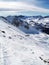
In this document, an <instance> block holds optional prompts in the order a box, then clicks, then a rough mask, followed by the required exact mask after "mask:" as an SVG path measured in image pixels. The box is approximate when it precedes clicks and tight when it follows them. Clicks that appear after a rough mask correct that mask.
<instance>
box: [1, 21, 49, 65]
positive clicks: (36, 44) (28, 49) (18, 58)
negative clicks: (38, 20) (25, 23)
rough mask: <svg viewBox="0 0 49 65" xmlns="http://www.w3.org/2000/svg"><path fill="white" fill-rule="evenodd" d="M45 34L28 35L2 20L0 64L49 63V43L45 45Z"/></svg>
mask: <svg viewBox="0 0 49 65" xmlns="http://www.w3.org/2000/svg"><path fill="white" fill-rule="evenodd" d="M43 35H44V34H42V33H41V37H40V35H37V36H36V35H30V36H27V35H26V34H25V33H23V32H22V31H20V30H19V29H17V28H15V27H14V26H12V25H10V24H7V23H5V22H3V21H2V20H0V65H49V52H48V51H49V43H47V42H48V41H47V42H46V46H45V44H44V43H43V42H44V40H43V38H42V37H43ZM44 36H45V35H44ZM39 37H40V38H39ZM46 37H47V35H46ZM48 39H49V38H48ZM42 43H43V44H44V45H42ZM47 44H48V45H47ZM47 46H48V47H47ZM46 48H47V49H46Z"/></svg>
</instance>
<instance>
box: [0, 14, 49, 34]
mask: <svg viewBox="0 0 49 65" xmlns="http://www.w3.org/2000/svg"><path fill="white" fill-rule="evenodd" d="M0 19H2V20H4V21H5V22H8V23H10V24H12V25H14V26H16V27H18V28H19V29H20V30H22V31H23V32H25V33H27V34H39V30H40V31H42V32H44V33H47V34H49V16H45V17H42V16H22V15H20V16H7V17H3V16H0Z"/></svg>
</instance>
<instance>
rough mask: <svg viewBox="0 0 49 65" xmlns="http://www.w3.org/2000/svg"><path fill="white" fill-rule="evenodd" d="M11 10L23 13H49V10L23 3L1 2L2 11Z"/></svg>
mask: <svg viewBox="0 0 49 65" xmlns="http://www.w3.org/2000/svg"><path fill="white" fill-rule="evenodd" d="M1 8H2V9H9V10H13V11H16V12H21V11H35V12H42V13H49V9H44V8H40V7H37V6H35V5H29V4H27V3H23V2H0V9H1Z"/></svg>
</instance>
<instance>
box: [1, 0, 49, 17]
mask: <svg viewBox="0 0 49 65" xmlns="http://www.w3.org/2000/svg"><path fill="white" fill-rule="evenodd" d="M1 15H3V16H7V15H26V16H36V15H42V16H47V15H49V0H0V16H1Z"/></svg>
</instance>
